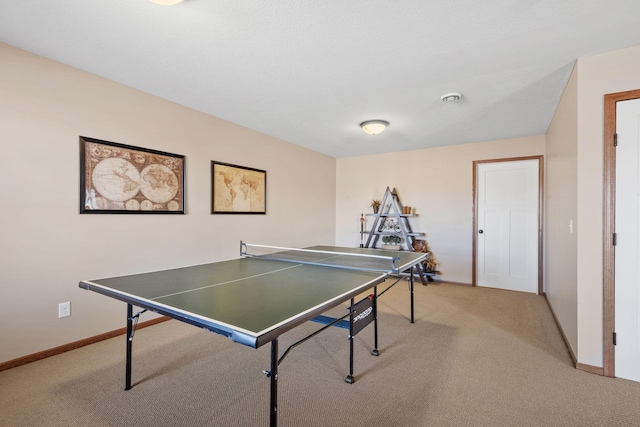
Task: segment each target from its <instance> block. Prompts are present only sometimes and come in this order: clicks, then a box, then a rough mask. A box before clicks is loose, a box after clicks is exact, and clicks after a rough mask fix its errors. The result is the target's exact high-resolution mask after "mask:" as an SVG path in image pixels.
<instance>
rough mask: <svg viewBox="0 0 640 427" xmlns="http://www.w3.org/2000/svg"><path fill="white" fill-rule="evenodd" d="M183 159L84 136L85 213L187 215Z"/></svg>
mask: <svg viewBox="0 0 640 427" xmlns="http://www.w3.org/2000/svg"><path fill="white" fill-rule="evenodd" d="M184 174H185V158H184V156H182V155H179V154H171V153H166V152H164V151H158V150H151V149H148V148H140V147H133V146H131V145H125V144H120V143H117V142H110V141H102V140H100V139H95V138H89V137H85V136H81V137H80V213H81V214H184V213H185V209H184Z"/></svg>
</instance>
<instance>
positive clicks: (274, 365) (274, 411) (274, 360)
mask: <svg viewBox="0 0 640 427" xmlns="http://www.w3.org/2000/svg"><path fill="white" fill-rule="evenodd" d="M269 379H270V384H271V412H270V416H269V425H270V426H271V427H276V426H277V425H278V338H276V339H274V340H273V341H271V372H270V375H269Z"/></svg>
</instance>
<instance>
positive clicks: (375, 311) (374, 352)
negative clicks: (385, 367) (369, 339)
mask: <svg viewBox="0 0 640 427" xmlns="http://www.w3.org/2000/svg"><path fill="white" fill-rule="evenodd" d="M371 305H372V307H373V350H371V354H372V355H374V356H378V355H379V354H380V352H379V351H378V287H377V286H374V287H373V301H371Z"/></svg>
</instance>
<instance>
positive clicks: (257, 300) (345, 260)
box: [79, 242, 427, 426]
mask: <svg viewBox="0 0 640 427" xmlns="http://www.w3.org/2000/svg"><path fill="white" fill-rule="evenodd" d="M240 255H241V257H240V258H238V259H234V260H229V261H221V262H215V263H210V264H203V265H195V266H189V267H183V268H176V269H171V270H164V271H157V272H149V273H141V274H134V275H129V276H122V277H113V278H106V279H98V280H85V281H81V282H80V284H79V286H80V287H81V288H83V289H86V290H90V291H94V292H97V293H100V294H103V295H106V296H108V297H112V298H115V299H117V300H120V301H123V302H125V303H127V335H126V340H127V349H126V368H125V390H129V389H130V388H131V367H132V360H131V359H132V348H133V347H132V345H133V334H134V332H135V327H136V325H137V322H138V320H139V318H140V315H141V314H142V313H144V312H145V311H147V310H150V311H152V312H156V313H159V314H162V315H165V316H168V317H170V318H173V319H177V320H180V321H183V322H186V323H189V324H192V325H195V326H198V327H201V328H204V329H207V330H209V331H211V332H214V333H216V334H220V335H223V336H225V337H227V338H230V339H232V340H233V341H235V342H237V343H240V344H244V345H246V346H249V347H253V348H258V347H260V346H262V345H264V344H266V343H269V342H270V343H271V362H270V369H269V370H265V371H264V373H265V374H266V375H267V377H268V378H269V379H270V394H271V396H270V418H269V420H270V425H271V426H276V425H277V416H278V413H277V399H278V383H277V380H278V365H279V363H280V362H281V361H282V359H284V357H285V356H286V355H287V353H288V352H289V350H291V349H292V348H293V347H295V346H297V345H299V344H301V343H302V342H304V341H306V340H307V339H309V338H311V337H313V336H315V335H317V334H318V333H320V332H322V331H323V330H325V329H327V328H329V327H331V326H342V327H345V323H347V320H346V318H347V317H349V321H348V323H347V326H346V327H348V328H349V341H350V366H349V375H348V376H347V377H346V378H345V381H346V382H348V383H352V382H353V381H354V378H353V366H354V361H353V341H354V340H353V338H354V335H355V334H357V332H359V331H360V330H361V329H362V328H363V327H364V326H366V325H368V324H370V323H373V324H374V346H373V350H372V351H371V353H372V354H373V355H376V356H377V355H378V332H377V304H376V301H377V299H378V297H380V296H381V295H382V294H383V293H384V292H386V291H388V290H389V289H390V288H391V287H393V286H394V285H395V284H397V283H398V282H399V281H400V280H402V279H403V278H405V277H406V278H408V282H409V291H410V305H411V319H410V321H411V323H413V322H414V308H413V305H414V296H413V292H414V278H413V277H414V271H417V270H418V268H419V267H418V266H419V264H420V263H421V262H422V261H423V260H424V259H425V258H426V256H427V254H425V253H419V252H409V251H398V252H395V251H386V250H380V249H369V248H345V247H334V246H313V247H309V248H304V249H290V248H280V247H269V246H262V245H250V244H248V243H243V242H241V243H240ZM390 278H392V279H393V283H391V284H390V285H389V284H388V283H387V284H386V285H388V286H387V287H386V289H384V290H383V291H382V292H380V293H378V290H377V287H378V285H380V284H382V283H384V282H386V280H387V279H390ZM371 289H373V293H372V294H371V295H369V296H368V297H367V298H363V299H362V300H361V301H358V302H356V301H355V298H356V297H357V296H358V295H361V294H362V293H364V292H367V291H369V290H371ZM349 300H350V305H349V309H348V310H347V311H348V313H347V314H346V315H344V316H343V317H340V318H337V319H334V318H328V317H326V316H322V315H321V314H322V313H324V312H326V311H327V310H329V309H331V308H334V307H336V306H338V305H340V304H342V303H345V302H347V301H349ZM134 306H135V307H140V309H141V311H139V312H138V313H136V314H134V313H133V312H134ZM311 320H315V321H317V322H320V323H324V324H325V326H323V327H322V328H320V329H318V330H316V331H315V332H313V333H312V334H310V335H308V336H307V337H305V338H303V339H302V340H300V341H298V342H296V343H294V344H292V345H291V346H290V347H289V348H288V349H287V350H286V351H285V352H284V354H282V355H281V356H280V355H279V349H278V337H279V336H280V335H281V334H283V333H285V332H286V331H289V330H291V329H293V328H295V327H296V326H298V325H300V324H302V323H304V322H307V321H311Z"/></svg>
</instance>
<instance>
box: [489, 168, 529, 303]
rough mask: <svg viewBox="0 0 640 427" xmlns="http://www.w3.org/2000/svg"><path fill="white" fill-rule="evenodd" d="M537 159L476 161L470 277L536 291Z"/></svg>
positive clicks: (498, 284)
mask: <svg viewBox="0 0 640 427" xmlns="http://www.w3.org/2000/svg"><path fill="white" fill-rule="evenodd" d="M539 167H540V165H539V160H538V159H530V160H529V159H527V160H516V161H505V162H493V163H479V164H478V166H477V168H476V173H477V176H476V186H477V191H476V194H477V200H476V205H477V209H478V211H477V224H478V235H477V239H476V242H477V247H476V257H477V259H476V283H477V285H478V286H486V287H490V288H500V289H509V290H514V291H522V292H533V293H537V292H538V204H539V199H538V190H539V189H538V187H539V179H538V170H539Z"/></svg>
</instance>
